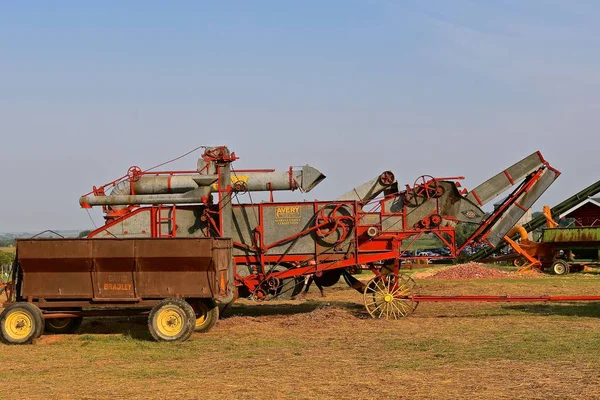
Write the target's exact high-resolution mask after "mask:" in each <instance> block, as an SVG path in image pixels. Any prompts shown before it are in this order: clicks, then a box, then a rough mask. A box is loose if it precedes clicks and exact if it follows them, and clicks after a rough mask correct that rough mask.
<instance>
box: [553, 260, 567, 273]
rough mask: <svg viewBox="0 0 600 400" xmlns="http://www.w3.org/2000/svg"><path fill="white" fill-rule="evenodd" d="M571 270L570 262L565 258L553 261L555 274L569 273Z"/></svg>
mask: <svg viewBox="0 0 600 400" xmlns="http://www.w3.org/2000/svg"><path fill="white" fill-rule="evenodd" d="M569 272H570V267H569V263H568V262H566V261H564V260H555V261H554V262H553V263H552V273H553V274H554V275H567V274H568V273H569Z"/></svg>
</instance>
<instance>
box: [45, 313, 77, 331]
mask: <svg viewBox="0 0 600 400" xmlns="http://www.w3.org/2000/svg"><path fill="white" fill-rule="evenodd" d="M82 322H83V318H82V317H74V318H48V319H46V320H45V321H44V332H48V333H54V334H65V335H68V334H71V333H75V331H77V329H79V327H80V326H81V323H82Z"/></svg>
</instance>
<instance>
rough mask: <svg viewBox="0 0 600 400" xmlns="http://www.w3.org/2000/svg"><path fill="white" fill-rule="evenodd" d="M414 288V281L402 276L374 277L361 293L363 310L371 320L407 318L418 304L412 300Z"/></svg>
mask: <svg viewBox="0 0 600 400" xmlns="http://www.w3.org/2000/svg"><path fill="white" fill-rule="evenodd" d="M416 286H417V284H416V283H415V281H414V280H413V279H412V278H411V277H409V276H406V275H404V274H400V275H395V274H390V275H381V276H376V277H375V278H373V279H371V280H370V281H369V283H368V285H367V286H366V287H365V290H364V292H363V298H364V302H365V308H366V310H367V312H368V313H369V315H371V317H373V318H385V319H400V318H404V317H407V316H409V315H410V314H412V313H413V312H414V311H415V309H416V308H417V306H418V304H419V303H417V302H415V301H413V299H412V296H413V295H414V293H415V289H416Z"/></svg>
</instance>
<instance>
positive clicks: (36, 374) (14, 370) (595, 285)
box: [0, 270, 600, 399]
mask: <svg viewBox="0 0 600 400" xmlns="http://www.w3.org/2000/svg"><path fill="white" fill-rule="evenodd" d="M412 273H417V274H418V273H419V272H418V270H415V271H413V272H412ZM418 283H419V285H420V292H421V293H430V294H458V293H463V294H464V293H469V294H528V295H536V294H598V293H600V290H599V289H600V276H597V275H595V274H573V275H570V276H567V277H554V276H546V275H543V276H540V277H535V278H531V277H529V278H519V279H497V280H485V281H484V280H466V281H439V280H419V281H418ZM326 293H327V297H325V298H324V299H321V298H318V297H316V295H315V294H311V295H309V297H308V300H307V301H289V302H277V303H274V302H271V303H264V304H258V305H257V304H254V303H252V302H250V301H240V302H239V303H237V304H235V305H234V306H232V307H231V308H229V309H228V310H227V311H226V318H224V319H222V320H221V321H219V324H218V325H217V326H216V327H215V328H214V329H213V330H212V331H210V332H209V333H206V334H194V336H193V337H192V339H191V340H190V341H188V342H185V343H180V344H166V343H154V342H151V341H149V340H148V334H147V333H146V328H145V320H144V319H129V320H127V321H123V320H122V319H121V320H114V319H109V320H89V321H87V322H85V323H84V325H83V326H82V327H81V329H80V332H79V334H77V335H71V336H66V335H65V336H49V335H48V336H42V338H41V339H39V340H38V341H37V343H35V344H34V345H31V346H1V347H0V356H1V358H2V362H1V363H0V376H1V377H2V378H3V381H4V382H5V389H4V390H3V393H2V396H0V397H2V398H14V399H24V398H26V399H166V398H179V399H238V398H243V399H258V398H268V399H322V398H343V399H381V398H392V399H454V398H468V399H521V398H523V399H598V398H600V304H598V303H580V304H574V303H573V304H551V305H549V304H548V305H542V304H527V305H518V304H493V303H490V304H485V303H478V304H464V303H461V304H434V303H426V304H422V305H420V306H419V308H418V309H417V311H416V313H415V314H413V316H411V317H409V318H407V319H404V320H400V321H382V320H372V319H371V318H370V317H368V315H366V314H365V312H364V311H363V308H362V305H361V301H362V297H361V296H360V295H359V294H358V293H357V292H355V291H353V290H352V289H348V288H346V287H344V286H342V285H338V286H336V287H334V288H330V289H328V290H327V292H326ZM311 296H312V297H311Z"/></svg>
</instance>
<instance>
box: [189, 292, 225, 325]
mask: <svg viewBox="0 0 600 400" xmlns="http://www.w3.org/2000/svg"><path fill="white" fill-rule="evenodd" d="M192 308H194V310H195V311H196V320H195V323H194V332H200V333H204V332H208V331H209V330H210V329H211V328H212V327H213V326H215V324H216V323H217V321H218V320H219V307H218V306H217V303H216V302H215V301H214V300H213V299H199V300H196V301H194V302H193V303H192ZM202 314H204V316H205V319H204V322H203V323H202V324H201V325H198V323H199V321H198V318H199V317H200V316H201V315H202Z"/></svg>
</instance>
